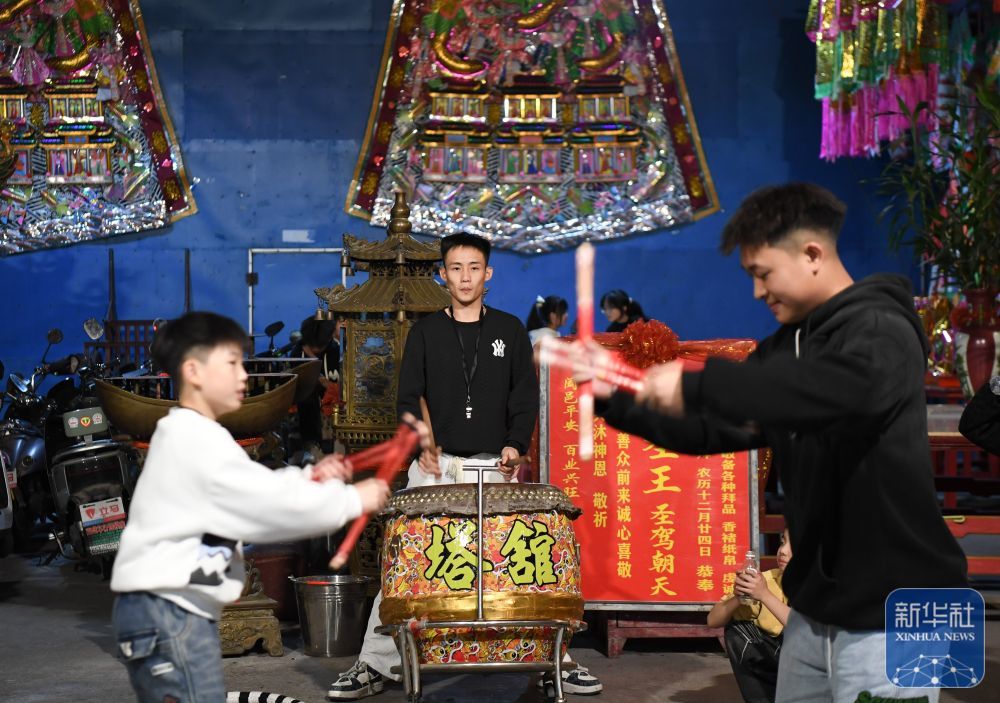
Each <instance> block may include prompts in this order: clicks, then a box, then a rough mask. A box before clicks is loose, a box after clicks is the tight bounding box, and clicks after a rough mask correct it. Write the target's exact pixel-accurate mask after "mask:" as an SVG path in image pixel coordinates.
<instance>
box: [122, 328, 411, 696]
mask: <svg viewBox="0 0 1000 703" xmlns="http://www.w3.org/2000/svg"><path fill="white" fill-rule="evenodd" d="M245 343H246V333H245V332H244V331H243V329H242V328H241V327H240V326H239V324H237V323H236V322H234V321H233V320H231V319H229V318H227V317H223V316H221V315H216V314H214V313H209V312H191V313H188V314H186V315H184V316H183V317H181V318H179V319H177V320H174V321H172V322H170V323H168V324H167V325H166V326H165V327H164V328H163V329H162V330H161V331H159V332H158V334H157V338H156V340H155V342H154V345H153V355H154V357H155V359H156V362H157V364H159V366H160V368H163V369H165V370H166V371H167V372H169V374H170V376H171V378H172V379H173V382H174V384H175V388H177V393H178V399H179V407H175V408H172V409H171V410H170V412H169V413H168V414H167V415H166V416H165V417H164V418H162V419H161V420H160V421H159V423H158V424H157V426H156V431H155V432H154V433H153V437H152V439H151V441H150V443H149V452H148V454H147V457H146V462H145V465H144V466H143V470H142V474H141V475H140V477H139V481H138V483H137V485H136V489H135V494H134V496H133V497H132V502H131V506H130V511H129V519H128V525H127V526H126V528H125V531H124V532H123V533H122V538H121V547H120V549H119V551H118V556H117V558H116V559H115V565H114V569H113V572H112V576H111V590H113V591H114V592H116V593H117V594H118V596H117V598H116V599H115V605H114V611H113V615H112V617H113V620H114V629H115V634H116V637H117V641H118V650H119V656H120V657H121V658H122V659H123V660H124V662H125V666H126V668H127V669H128V675H129V679H130V680H131V684H132V688H133V689H134V690H135V692H136V696H137V697H138V699H139V701H150V702H152V701H156V702H157V703H159V702H161V701H166V700H176V701H222V700H225V697H226V689H225V686H224V683H223V674H222V654H221V646H220V643H219V633H218V626H217V621H218V619H219V617H220V616H221V614H222V608H223V606H224V605H226V604H227V603H231V602H233V601H235V600H236V599H238V598H239V597H240V592H241V591H242V589H243V580H244V565H243V542H244V541H248V542H249V541H252V542H280V541H286V540H295V539H302V538H305V537H309V536H313V535H319V534H325V533H328V532H333V531H334V530H337V529H339V528H340V527H341V526H343V525H344V523H346V522H347V521H348V520H351V519H353V518H355V517H357V516H359V515H361V514H362V513H366V512H372V511H374V510H378V509H379V508H380V507H381V506H383V505H384V504H385V502H386V501H387V499H388V496H389V487H388V486H387V485H386V484H385V482H383V481H378V480H375V479H369V480H367V481H361V482H359V483H357V484H355V485H348V484H346V483H345V481H346V480H347V479H349V478H350V475H351V466H350V463H349V462H348V461H345V460H344V459H343V458H342V457H339V456H330V457H327V458H326V459H324V460H323V461H321V462H319V463H317V464H316V465H315V466H311V467H309V466H307V467H306V468H305V469H299V468H297V467H286V468H284V469H280V470H277V471H272V470H271V469H268V468H267V467H265V466H263V465H261V464H258V463H257V462H255V461H253V460H251V459H250V458H249V457H248V456H247V454H246V452H245V451H244V450H243V449H242V448H241V447H240V446H239V444H237V443H236V441H235V440H234V439H233V437H232V436H231V435H230V434H229V432H228V431H227V430H226V429H225V428H224V427H223V426H222V425H220V424H219V423H218V422H217V419H218V418H219V417H220V416H221V415H224V414H225V413H229V412H233V411H234V410H237V409H238V408H239V407H240V405H241V403H242V400H243V396H244V394H245V392H246V383H247V373H246V371H245V370H244V369H243V349H244V347H245ZM409 419H410V420H413V423H414V426H415V427H416V428H417V430H418V432H419V433H420V434H421V441H422V442H423V445H424V446H425V447H426V446H428V445H429V441H428V432H427V428H426V427H425V426H423V425H422V423H418V422H417V421H416V420H415V419H413V418H412V416H411V417H410V418H409Z"/></svg>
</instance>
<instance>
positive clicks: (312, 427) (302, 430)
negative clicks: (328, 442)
mask: <svg viewBox="0 0 1000 703" xmlns="http://www.w3.org/2000/svg"><path fill="white" fill-rule="evenodd" d="M322 399H323V387H322V386H320V385H319V384H318V383H317V384H316V389H315V390H314V391H313V392H312V393H310V394H309V395H308V396H306V397H305V398H303V399H302V400H301V401H300V402H299V403H298V412H299V436H300V437H301V438H302V444H303V446H304V445H306V444H310V443H312V444H316V445H318V446H322V445H323V413H322V410H321V408H320V401H321V400H322Z"/></svg>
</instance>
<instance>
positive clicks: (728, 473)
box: [541, 367, 755, 605]
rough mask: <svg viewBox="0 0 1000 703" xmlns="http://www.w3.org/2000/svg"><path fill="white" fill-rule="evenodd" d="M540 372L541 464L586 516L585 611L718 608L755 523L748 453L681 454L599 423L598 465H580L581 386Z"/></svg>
mask: <svg viewBox="0 0 1000 703" xmlns="http://www.w3.org/2000/svg"><path fill="white" fill-rule="evenodd" d="M543 373H547V379H548V380H547V383H543V389H545V388H546V387H547V393H543V396H545V397H543V399H542V402H543V403H544V404H545V409H544V411H543V414H542V415H543V423H542V427H541V432H542V434H543V441H542V447H543V448H545V449H547V457H546V458H545V459H543V461H542V463H543V465H547V467H548V472H547V473H548V475H547V480H548V482H549V483H551V484H553V485H555V486H558V487H560V488H561V489H562V490H563V491H565V492H566V494H567V495H568V496H569V497H570V498H571V499H572V500H573V502H574V503H575V504H576V505H577V506H578V507H580V508H582V509H583V515H581V516H580V517H579V518H578V519H577V520H576V522H575V523H574V529H575V530H576V537H577V540H578V541H579V543H580V551H581V569H582V577H583V597H584V599H585V600H586V601H587V602H588V604H590V603H592V602H604V601H606V602H613V603H662V604H664V605H668V604H684V603H714V602H716V601H718V600H719V599H720V598H721V597H722V596H723V594H724V593H727V592H729V591H731V590H732V585H733V580H734V578H735V576H734V572H735V571H736V569H738V568H739V567H740V565H742V563H743V555H744V553H745V552H746V550H747V549H750V548H751V547H750V545H751V534H752V528H753V525H754V522H755V521H754V520H753V515H752V507H753V504H754V501H752V500H751V491H752V490H755V486H754V485H753V482H752V481H751V478H750V477H751V476H752V475H753V472H752V468H753V467H751V465H750V454H749V453H747V452H737V453H731V454H716V455H711V456H689V455H686V454H678V453H676V452H671V451H667V450H665V449H663V448H661V447H656V446H653V445H652V444H650V443H649V442H648V441H646V440H644V439H642V438H641V437H636V436H635V435H630V434H628V433H625V432H619V431H618V430H616V429H615V428H613V427H611V426H610V425H608V424H606V423H605V422H604V420H603V419H602V418H596V419H595V422H594V458H593V460H592V461H581V460H580V458H579V456H578V452H577V448H578V447H577V445H578V442H579V424H578V422H577V420H578V408H577V388H576V384H575V383H574V381H573V379H572V377H571V376H570V375H569V373H568V372H566V371H564V370H562V369H557V368H552V367H543ZM543 480H545V477H544V476H543Z"/></svg>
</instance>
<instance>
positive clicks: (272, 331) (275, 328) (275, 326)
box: [264, 320, 285, 337]
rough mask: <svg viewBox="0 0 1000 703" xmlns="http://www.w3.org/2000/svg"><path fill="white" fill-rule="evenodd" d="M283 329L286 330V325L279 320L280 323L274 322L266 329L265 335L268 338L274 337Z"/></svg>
mask: <svg viewBox="0 0 1000 703" xmlns="http://www.w3.org/2000/svg"><path fill="white" fill-rule="evenodd" d="M283 329H285V323H284V322H281V321H280V320H279V321H278V322H272V323H271V324H269V325H268V326H267V327H265V328H264V334H266V335H267V336H268V337H273V336H274V335H276V334H278V332H280V331H281V330H283Z"/></svg>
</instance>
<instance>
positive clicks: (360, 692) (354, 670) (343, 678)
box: [326, 660, 385, 701]
mask: <svg viewBox="0 0 1000 703" xmlns="http://www.w3.org/2000/svg"><path fill="white" fill-rule="evenodd" d="M384 687H385V679H384V678H383V677H382V674H380V673H378V672H377V671H375V669H373V668H371V667H370V666H368V665H367V664H365V663H364V662H363V661H361V660H358V661H357V662H355V663H354V666H352V667H351V668H350V669H348V670H347V671H345V672H344V673H343V674H341V675H340V678H338V679H337V680H336V681H334V682H333V683H332V684H330V690H329V691H327V692H326V697H327V698H328V699H330V700H331V701H356V700H358V699H359V698H367V697H368V696H374V695H375V694H376V693H381V692H382V689H383V688H384Z"/></svg>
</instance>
